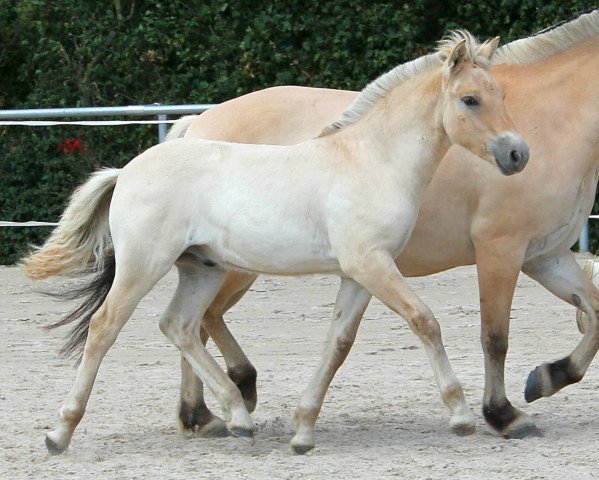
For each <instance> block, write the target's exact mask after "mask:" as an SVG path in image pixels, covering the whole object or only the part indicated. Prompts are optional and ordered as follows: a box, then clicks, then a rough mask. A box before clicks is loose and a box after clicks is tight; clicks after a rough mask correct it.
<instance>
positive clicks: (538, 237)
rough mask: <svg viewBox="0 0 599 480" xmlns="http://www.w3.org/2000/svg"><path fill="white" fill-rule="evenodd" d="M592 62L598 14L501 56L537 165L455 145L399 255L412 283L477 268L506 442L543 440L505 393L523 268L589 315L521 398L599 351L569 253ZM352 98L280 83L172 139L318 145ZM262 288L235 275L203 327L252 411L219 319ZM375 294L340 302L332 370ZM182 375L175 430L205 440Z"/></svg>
mask: <svg viewBox="0 0 599 480" xmlns="http://www.w3.org/2000/svg"><path fill="white" fill-rule="evenodd" d="M597 52H599V11H594V12H592V13H589V14H586V15H582V16H580V17H579V18H578V19H576V20H573V21H571V22H569V23H566V24H564V25H561V26H558V27H556V28H553V29H550V30H548V31H546V32H545V33H542V34H539V35H536V36H533V37H530V38H526V39H523V40H518V41H516V42H513V43H510V44H508V45H505V46H503V47H501V48H499V49H498V52H497V55H496V56H495V57H494V62H493V63H494V64H495V65H494V66H492V67H491V72H492V73H493V75H494V76H495V78H496V79H497V80H498V81H499V83H500V84H501V85H502V86H503V89H504V91H505V94H506V105H507V107H508V111H509V112H510V114H511V116H512V117H513V118H514V121H515V122H516V125H517V126H518V127H519V129H520V131H521V132H522V133H523V134H524V135H525V137H526V138H527V140H528V142H529V144H530V145H531V152H532V158H531V160H530V162H529V166H528V167H527V169H526V171H525V172H524V173H522V174H521V175H518V177H517V178H514V179H509V180H508V179H505V178H502V177H500V176H498V175H495V174H493V172H490V171H489V170H488V169H485V168H483V167H484V166H483V165H479V164H477V163H475V162H476V158H474V157H473V156H472V154H470V153H469V152H467V151H465V150H464V149H462V148H458V147H454V148H452V149H451V150H450V151H449V152H448V154H447V157H446V159H445V160H444V161H443V162H442V163H441V166H440V168H439V170H438V171H437V173H436V174H435V177H434V178H433V181H432V183H431V185H430V186H429V188H428V190H427V193H426V195H425V197H424V201H423V204H422V207H421V210H420V214H419V216H418V220H417V222H416V227H415V230H414V232H413V234H412V237H411V238H410V241H409V242H408V244H407V245H406V247H405V249H404V250H403V252H402V253H401V255H400V256H399V258H398V259H397V265H398V266H399V269H400V271H401V272H402V273H403V274H404V275H406V276H420V275H428V274H432V273H435V272H439V271H442V270H446V269H449V268H453V267H457V266H460V265H469V264H473V263H476V264H477V268H478V273H479V287H480V304H481V320H482V331H481V340H482V345H483V350H484V354H485V372H486V380H485V393H484V398H483V413H484V417H485V420H486V422H487V424H488V425H489V426H490V427H492V428H493V429H494V430H495V431H496V432H498V433H499V434H501V435H503V436H506V437H522V436H526V435H536V434H538V433H539V432H538V430H537V428H536V427H535V424H534V422H533V420H532V419H531V418H530V417H528V416H527V415H525V414H524V413H523V412H521V411H520V410H518V409H516V408H514V407H513V406H512V405H511V403H510V402H509V400H508V399H507V397H506V393H505V387H504V364H505V356H506V352H507V348H508V329H509V320H510V308H511V303H512V298H513V294H514V289H515V286H516V281H517V278H518V274H519V272H520V270H522V271H524V272H525V273H526V274H528V275H529V276H531V277H532V278H534V279H535V280H537V281H538V282H539V283H540V284H542V285H543V286H545V287H546V288H547V289H548V290H549V291H551V292H552V293H554V294H555V295H557V296H558V297H559V298H561V299H563V300H564V301H566V302H568V303H571V304H573V305H575V306H577V307H579V308H581V309H583V310H585V311H587V312H590V319H591V320H590V325H589V328H588V329H587V331H586V333H585V335H584V337H583V339H582V341H581V343H580V344H579V345H578V346H577V347H576V349H575V350H574V352H573V353H572V354H571V355H568V356H567V357H566V358H564V359H562V360H559V361H556V362H552V363H545V364H543V365H542V366H541V367H540V368H538V369H536V370H535V371H533V372H532V373H531V376H530V378H529V380H528V382H527V386H526V400H527V401H533V400H535V399H537V398H539V397H541V396H550V395H552V394H553V393H555V392H557V391H558V390H559V389H561V388H563V387H564V386H566V385H568V384H570V383H573V382H576V381H578V380H580V379H581V378H582V376H583V375H584V373H585V371H586V369H587V368H588V366H589V364H590V362H591V360H592V358H593V356H594V355H595V353H596V352H597V349H598V347H599V343H598V340H597V339H598V338H599V337H598V330H597V328H598V327H597V321H596V316H595V313H594V312H596V311H598V310H599V293H598V291H597V290H596V289H595V288H594V287H593V286H592V285H591V284H590V282H589V281H588V279H587V278H585V276H584V275H583V274H582V272H581V270H580V268H579V267H578V265H576V262H575V261H574V257H573V256H572V254H571V252H570V247H571V245H572V244H573V243H574V242H575V241H576V239H577V238H578V235H579V232H580V229H581V227H582V225H583V223H584V221H585V219H586V217H587V216H588V214H589V212H590V210H591V207H592V205H593V201H594V196H595V189H596V185H597V169H598V167H599V80H598V79H599V55H598V54H597ZM356 95H357V93H355V92H347V91H341V90H326V89H315V88H302V87H275V88H272V89H267V90H263V91H260V92H255V93H251V94H249V95H245V96H243V97H240V98H238V99H235V100H231V101H229V102H226V103H224V104H221V105H219V106H217V107H215V108H213V109H211V110H209V111H207V112H205V113H204V114H202V115H200V116H196V117H184V119H182V120H181V121H180V123H178V124H176V125H175V126H174V127H173V129H172V130H171V132H169V134H170V135H171V136H177V135H183V134H185V136H192V137H202V138H210V139H214V140H228V141H238V142H245V143H271V144H273V143H274V144H292V143H297V142H299V141H303V140H305V139H307V138H311V137H315V136H317V135H318V134H319V133H320V131H321V130H322V128H324V127H325V126H326V125H327V124H329V123H330V122H332V121H333V120H334V119H335V118H337V117H338V116H339V115H340V114H341V112H342V111H343V110H344V109H345V108H347V106H348V105H349V104H350V103H351V102H352V101H353V100H354V99H355V98H356ZM255 278H256V276H255V275H249V274H245V273H230V274H229V275H228V276H227V278H226V280H225V283H224V285H223V287H222V288H221V290H220V291H219V293H218V294H217V296H216V298H215V300H214V301H213V303H212V304H211V306H210V307H209V309H208V311H207V312H206V314H205V315H204V319H203V325H204V327H205V329H206V330H207V331H208V332H209V334H210V336H211V337H212V338H213V339H214V341H215V342H216V343H217V345H218V346H219V348H220V349H221V351H222V352H223V355H224V356H225V359H226V362H227V366H228V370H229V375H230V376H231V378H233V379H234V381H235V382H236V383H237V384H238V385H239V387H240V390H241V392H242V393H243V394H244V397H245V399H246V403H247V404H248V406H249V407H251V408H253V406H254V405H255V402H256V396H255V378H256V371H255V369H254V368H253V367H252V365H251V364H250V363H249V361H248V360H247V358H246V356H245V355H244V354H243V352H242V351H241V349H240V348H239V346H238V345H237V343H236V342H235V340H234V339H233V337H232V336H231V334H230V333H229V331H228V330H227V328H226V326H225V325H224V323H223V320H222V318H223V314H224V313H225V312H226V311H227V310H228V309H229V308H231V307H232V306H233V305H234V304H235V303H236V302H237V301H238V300H239V299H240V298H241V297H242V296H243V294H244V293H245V292H246V291H247V289H249V287H250V285H251V283H252V282H253V281H254V279H255ZM369 298H370V296H369V295H368V294H367V293H366V292H364V291H361V292H359V293H358V292H357V291H356V292H351V291H349V290H348V291H347V292H344V290H342V291H341V292H340V294H339V297H338V299H337V305H336V307H335V315H334V321H333V324H332V326H331V335H340V334H341V335H344V336H345V338H346V341H345V342H344V343H342V344H340V346H339V348H338V349H337V350H336V351H335V352H334V355H336V358H337V360H336V363H335V368H337V367H338V366H339V365H340V364H341V363H342V362H343V360H344V358H345V356H346V355H347V352H348V350H349V348H350V347H351V345H352V342H353V339H354V334H355V332H356V329H357V323H358V322H359V321H360V319H361V315H362V312H363V311H364V310H365V308H366V305H367V304H368V301H369ZM338 315H340V317H339V318H338V317H337V316H338ZM339 332H341V333H339ZM202 333H203V340H204V341H206V339H207V337H206V335H205V332H202ZM329 348H333V347H329ZM331 354H332V353H330V352H329V353H328V354H327V355H331ZM182 373H183V376H182V388H181V405H180V412H179V421H180V426H181V428H182V430H183V431H184V432H185V433H186V434H195V435H201V436H210V435H212V434H214V432H217V431H218V428H217V427H218V425H219V422H218V419H216V418H215V416H213V415H212V414H211V413H210V412H209V411H208V410H207V409H206V406H205V403H204V400H203V393H202V385H201V382H199V381H198V379H197V377H195V376H194V375H193V373H192V372H191V369H190V367H189V365H187V363H186V362H185V361H183V362H182ZM333 374H334V369H332V370H330V371H329V372H327V373H326V375H327V379H329V381H330V379H332V376H333ZM310 385H311V387H310V388H308V389H307V390H306V394H305V395H304V396H303V397H302V400H301V402H300V407H299V411H300V412H306V411H311V412H312V417H310V418H316V415H317V414H318V411H319V408H320V404H321V402H322V395H324V391H325V390H320V392H319V394H315V393H314V392H316V390H315V389H314V388H313V386H314V381H313V382H312V383H311V384H310ZM314 405H317V407H315V406H314ZM305 418H306V414H304V413H301V414H300V415H299V416H298V419H299V421H300V422H306V424H305V425H304V429H305V430H306V431H312V432H313V425H314V422H313V421H311V420H310V421H308V422H307V421H305V420H304V419H305ZM220 424H221V425H222V422H220Z"/></svg>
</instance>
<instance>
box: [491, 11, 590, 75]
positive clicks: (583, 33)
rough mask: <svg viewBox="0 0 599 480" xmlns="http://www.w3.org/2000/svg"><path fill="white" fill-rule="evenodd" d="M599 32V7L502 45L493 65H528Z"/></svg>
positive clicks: (560, 51)
mask: <svg viewBox="0 0 599 480" xmlns="http://www.w3.org/2000/svg"><path fill="white" fill-rule="evenodd" d="M597 34H599V9H595V10H592V11H590V12H589V13H585V14H582V15H580V16H579V17H578V18H576V19H574V20H570V21H567V22H563V23H559V24H557V25H554V26H552V27H549V28H546V29H543V30H541V31H540V32H538V33H536V34H535V35H533V36H532V37H528V38H522V39H519V40H515V41H513V42H510V43H508V44H506V45H503V46H502V47H499V48H498V49H497V51H496V52H495V56H494V57H493V64H495V65H499V64H502V63H507V64H512V65H526V64H529V63H535V62H538V61H541V60H543V59H545V58H548V57H551V56H552V55H556V54H558V53H562V52H564V51H565V50H568V49H569V48H571V47H572V46H574V45H576V44H577V43H580V42H583V41H585V40H589V39H591V38H593V37H594V36H595V35H597Z"/></svg>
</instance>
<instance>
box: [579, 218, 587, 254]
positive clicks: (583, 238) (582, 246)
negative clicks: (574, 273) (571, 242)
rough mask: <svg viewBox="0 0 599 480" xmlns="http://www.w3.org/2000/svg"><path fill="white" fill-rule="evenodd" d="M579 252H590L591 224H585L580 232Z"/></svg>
mask: <svg viewBox="0 0 599 480" xmlns="http://www.w3.org/2000/svg"><path fill="white" fill-rule="evenodd" d="M578 250H579V251H580V252H588V251H589V222H585V224H584V226H583V227H582V232H580V238H579V239H578Z"/></svg>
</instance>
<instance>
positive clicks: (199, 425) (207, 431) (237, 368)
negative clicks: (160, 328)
mask: <svg viewBox="0 0 599 480" xmlns="http://www.w3.org/2000/svg"><path fill="white" fill-rule="evenodd" d="M256 278H257V277H256V276H254V275H246V274H241V273H237V272H235V273H229V274H228V275H227V277H226V279H225V282H224V284H223V286H222V287H221V288H220V290H219V292H218V294H217V296H216V298H215V299H214V300H213V302H212V303H211V304H210V306H209V307H208V310H207V311H206V313H205V314H204V318H203V320H202V327H201V329H200V338H201V341H202V344H203V345H206V342H207V341H208V338H209V334H208V331H207V330H206V328H204V326H206V325H207V326H208V328H209V329H210V331H211V332H213V337H214V338H213V339H214V341H215V343H216V345H217V346H218V348H219V350H220V351H221V353H222V354H223V357H224V359H225V363H226V365H227V370H228V375H229V377H230V378H231V379H232V380H233V382H234V383H235V384H236V385H237V387H238V388H239V390H240V392H241V395H242V397H243V400H244V402H245V405H246V407H247V409H248V411H249V412H250V413H251V412H253V411H254V408H255V407H256V401H257V394H256V369H255V368H254V367H253V365H252V364H251V363H250V362H249V360H248V359H247V357H246V356H245V354H244V353H243V351H242V350H241V347H239V344H238V343H237V342H236V341H235V339H234V338H233V336H232V335H231V332H230V331H229V329H228V328H227V326H226V325H225V323H224V320H223V314H224V313H225V312H226V311H227V310H229V309H230V308H231V307H232V306H233V305H234V304H235V303H237V302H238V301H239V299H241V297H242V296H243V295H244V294H245V293H246V292H247V290H248V289H249V288H250V286H251V285H252V283H253V282H254V280H255V279H256ZM178 422H179V429H180V430H181V432H182V433H183V435H185V436H188V437H189V436H196V437H203V438H204V437H219V436H223V435H227V434H228V430H227V429H226V427H225V424H224V422H223V421H222V420H221V419H220V418H218V417H217V416H216V415H214V414H213V413H212V412H211V411H210V410H209V409H208V407H207V406H206V403H205V400H204V386H203V383H202V381H201V380H200V378H199V377H198V376H197V375H196V374H195V372H194V371H193V368H192V367H191V365H190V364H189V362H188V361H187V360H186V359H185V356H184V355H183V354H181V396H180V402H179V408H178Z"/></svg>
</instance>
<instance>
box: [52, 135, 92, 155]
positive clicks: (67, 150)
mask: <svg viewBox="0 0 599 480" xmlns="http://www.w3.org/2000/svg"><path fill="white" fill-rule="evenodd" d="M56 148H57V150H58V151H59V152H64V154H65V155H70V154H71V153H73V152H74V151H75V150H79V151H82V150H85V145H83V142H81V140H79V139H78V138H65V139H64V140H63V141H62V143H59V144H58V145H57V146H56Z"/></svg>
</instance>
